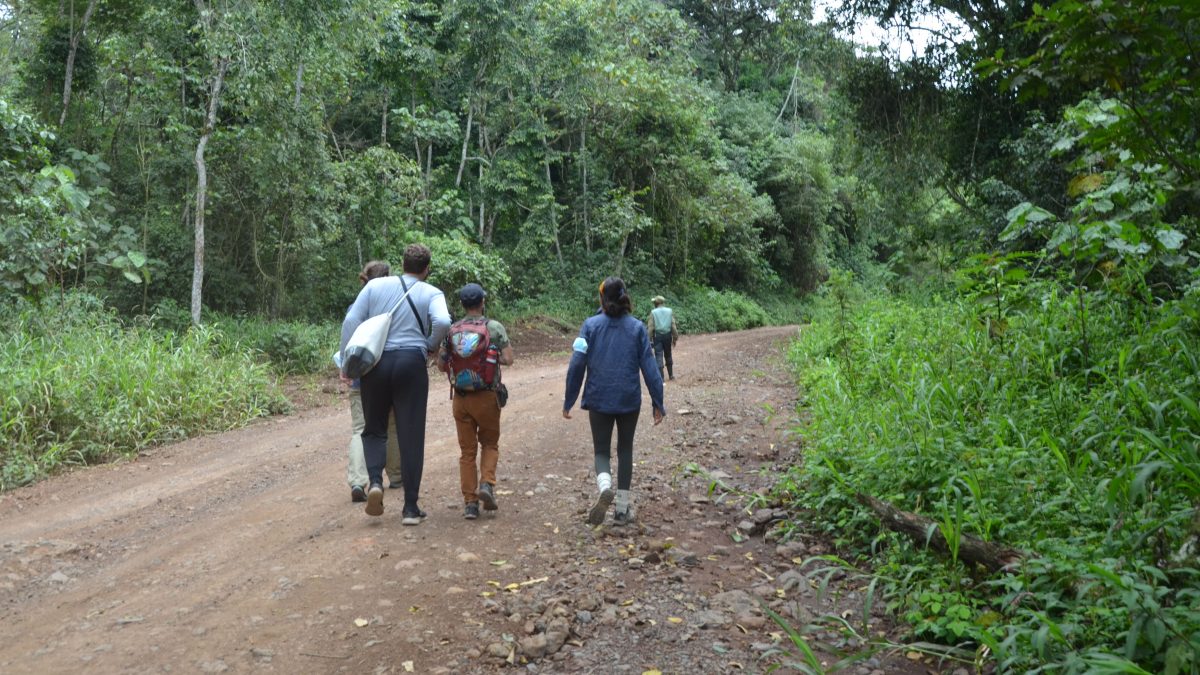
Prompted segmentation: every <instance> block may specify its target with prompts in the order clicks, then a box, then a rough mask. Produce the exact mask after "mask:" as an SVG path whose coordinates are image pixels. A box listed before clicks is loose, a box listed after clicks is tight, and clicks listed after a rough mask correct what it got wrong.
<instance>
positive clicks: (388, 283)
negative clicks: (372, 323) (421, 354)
mask: <svg viewBox="0 0 1200 675" xmlns="http://www.w3.org/2000/svg"><path fill="white" fill-rule="evenodd" d="M403 278H404V283H405V284H408V287H409V288H411V289H412V292H411V293H409V294H408V298H407V299H405V300H404V301H403V302H401V304H400V306H399V307H397V308H396V311H395V312H393V313H392V325H391V330H389V331H388V337H387V343H386V344H385V345H384V348H383V349H384V351H392V350H394V349H405V348H409V349H424V350H425V351H426V352H427V353H429V352H436V351H437V348H438V345H440V344H441V343H442V340H443V339H444V338H445V337H446V332H447V331H449V330H450V312H449V311H447V309H446V296H445V295H443V294H442V291H441V290H440V289H438V288H436V287H434V286H431V285H430V284H427V283H425V282H424V281H420V280H419V279H417V278H416V277H414V276H412V275H410V274H405V275H404V277H403ZM400 279H401V278H400V277H380V278H378V279H372V280H370V281H368V282H367V284H366V285H365V286H363V288H362V290H361V291H359V293H358V297H357V298H355V299H354V304H352V305H350V309H349V310H347V311H346V320H345V321H343V322H342V345H341V347H342V350H343V351H344V350H345V349H346V343H347V342H349V341H350V336H352V335H354V330H355V329H356V328H358V325H359V324H360V323H362V322H363V321H366V320H367V319H369V318H371V317H373V316H377V315H379V314H385V313H387V311H388V310H389V309H391V308H392V307H393V306H395V305H396V303H397V301H399V300H400V298H402V297H404V286H403V285H402V284H401V282H400ZM410 299H411V300H412V302H413V305H414V306H415V307H416V308H417V312H418V314H419V315H420V316H421V323H423V324H424V325H425V330H427V331H429V332H428V333H423V332H422V331H421V328H420V326H419V325H418V323H417V319H416V316H414V315H413V310H412V307H410V306H409V304H408V301H409V300H410ZM431 326H432V328H431Z"/></svg>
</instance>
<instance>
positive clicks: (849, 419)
mask: <svg viewBox="0 0 1200 675" xmlns="http://www.w3.org/2000/svg"><path fill="white" fill-rule="evenodd" d="M1022 292H1024V293H1025V294H1026V295H1027V298H1028V299H1031V300H1032V302H1030V303H1028V309H1025V310H1023V311H1014V312H1012V313H1011V314H1010V315H1009V316H1008V317H1007V324H1006V330H1004V331H1003V334H1002V335H994V336H989V333H988V332H987V330H985V329H984V327H983V326H984V324H983V323H982V322H981V320H980V314H979V312H980V310H979V308H978V307H977V306H975V305H973V304H971V303H968V302H966V301H961V300H957V299H948V300H941V299H936V298H935V299H922V300H912V299H907V300H906V299H902V298H895V297H888V298H879V299H873V300H862V299H861V298H862V294H858V295H849V296H848V295H845V294H842V296H841V299H842V300H843V302H840V303H838V302H830V303H829V304H828V305H827V306H826V307H825V309H824V310H823V311H822V312H820V315H819V316H818V318H817V320H816V321H814V323H813V326H812V327H811V328H809V329H807V330H806V331H805V333H804V334H803V335H802V337H801V338H800V340H799V341H798V342H796V343H795V344H793V346H792V347H791V349H790V352H789V360H790V362H791V363H792V364H793V366H794V368H795V371H796V373H797V377H798V379H799V381H800V382H801V384H802V386H803V390H804V394H805V396H806V398H805V402H806V406H807V410H806V417H807V418H809V419H811V423H809V424H808V425H807V426H806V427H805V428H804V429H803V430H802V433H803V434H804V436H805V438H806V441H807V443H806V454H805V459H804V463H803V465H800V466H796V467H794V468H793V469H792V470H791V471H790V472H789V473H788V474H787V475H786V476H785V477H784V478H783V480H782V481H781V482H780V484H779V486H778V491H779V494H780V495H781V496H782V498H784V499H785V500H787V501H788V502H790V503H792V504H794V505H795V506H796V507H797V508H801V509H805V510H806V511H807V513H808V514H809V516H808V517H811V518H813V519H815V521H816V522H817V523H818V524H819V525H820V526H821V527H823V528H824V529H825V530H826V531H827V532H829V534H830V535H832V536H833V537H834V538H835V540H836V542H837V543H838V545H839V546H840V547H842V548H843V549H844V550H845V551H847V552H848V553H857V554H859V555H861V556H862V557H863V558H870V559H871V560H872V561H873V562H874V564H875V565H876V566H877V571H878V573H879V575H880V576H881V577H882V578H883V579H884V580H885V581H886V582H887V583H886V584H885V585H886V588H887V589H888V590H889V592H890V594H889V597H890V599H891V606H892V608H893V609H894V610H896V611H897V612H898V613H900V614H901V615H902V616H903V617H904V618H905V619H906V620H907V621H908V622H909V623H910V624H912V625H913V626H914V629H915V631H916V633H917V635H916V637H917V638H919V639H932V640H937V641H940V642H944V643H951V644H967V645H973V646H974V647H976V648H977V649H978V650H979V653H980V654H981V655H982V654H985V653H986V654H987V658H988V659H994V660H995V661H996V662H997V663H998V664H999V666H1000V669H1001V670H1002V671H1012V670H1016V671H1024V670H1029V669H1035V668H1043V669H1045V670H1047V671H1053V672H1136V671H1134V670H1132V668H1134V667H1135V664H1136V666H1137V667H1141V668H1143V669H1146V670H1149V671H1151V672H1182V673H1188V672H1192V673H1194V672H1197V670H1198V669H1200V665H1198V664H1200V562H1198V560H1197V557H1196V555H1197V554H1196V552H1194V551H1193V552H1191V553H1187V549H1186V547H1187V546H1188V545H1189V544H1194V543H1195V537H1196V536H1197V535H1198V534H1200V516H1198V515H1197V506H1198V505H1200V408H1197V404H1196V401H1198V400H1200V321H1198V317H1200V310H1198V304H1200V303H1197V299H1196V298H1195V297H1191V298H1185V299H1183V300H1177V301H1171V302H1167V303H1165V304H1163V305H1162V306H1160V307H1156V308H1146V307H1138V306H1133V305H1131V304H1130V303H1126V302H1122V301H1121V300H1120V298H1112V297H1109V296H1105V295H1099V294H1095V295H1090V296H1088V297H1087V302H1088V305H1087V312H1086V314H1084V315H1082V316H1081V315H1080V314H1079V311H1078V298H1077V296H1073V295H1071V294H1069V293H1068V292H1064V291H1061V290H1059V289H1058V288H1057V287H1055V286H1053V285H1048V284H1031V285H1029V286H1028V287H1025V288H1024V289H1022ZM833 295H834V297H835V298H837V297H838V294H837V293H834V294H833ZM847 299H848V300H849V301H847ZM1085 336H1086V339H1085ZM856 492H863V493H866V494H870V495H873V496H875V497H879V498H881V499H884V500H887V501H889V502H891V503H893V504H895V505H896V506H898V507H900V508H902V509H905V510H909V511H914V512H917V513H920V514H923V515H925V516H927V517H929V518H931V519H932V520H933V521H935V522H937V523H938V527H939V529H940V530H941V531H942V532H943V534H946V535H947V539H948V540H951V541H953V540H954V539H955V538H956V537H957V536H959V535H961V534H969V535H973V536H975V537H980V538H983V539H985V540H989V541H996V542H1000V543H1003V544H1006V545H1009V546H1014V547H1017V548H1019V549H1022V550H1024V551H1026V552H1028V553H1029V559H1028V561H1027V562H1026V564H1025V565H1024V566H1023V568H1022V569H1021V570H1020V571H1019V572H1018V573H1015V574H1000V575H996V576H988V575H987V574H985V573H983V572H982V571H981V570H977V569H968V568H967V567H965V566H963V565H962V564H961V563H958V562H955V561H953V560H950V559H946V558H941V557H935V556H932V555H931V554H928V553H926V552H925V551H923V550H920V547H919V546H916V545H914V543H913V542H910V541H908V540H905V539H903V538H901V537H899V536H898V535H895V534H894V533H891V532H889V531H887V530H884V529H882V528H881V526H880V525H879V523H878V521H877V520H876V518H875V517H874V516H873V515H872V514H871V513H869V512H868V511H866V510H865V509H864V507H861V506H860V505H859V504H857V503H856V502H855V500H854V495H855V493H856ZM1122 669H1126V670H1122Z"/></svg>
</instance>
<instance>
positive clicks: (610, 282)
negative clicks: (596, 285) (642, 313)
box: [600, 277, 633, 319]
mask: <svg viewBox="0 0 1200 675" xmlns="http://www.w3.org/2000/svg"><path fill="white" fill-rule="evenodd" d="M600 307H601V308H602V309H604V313H605V314H607V315H609V316H611V317H613V318H614V319H617V318H620V317H622V316H624V315H626V314H629V313H630V312H632V311H633V301H632V300H630V299H629V293H628V292H627V291H626V289H625V282H624V281H622V280H621V278H620V277H609V278H607V279H605V280H604V281H603V282H601V284H600Z"/></svg>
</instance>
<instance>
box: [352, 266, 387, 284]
mask: <svg viewBox="0 0 1200 675" xmlns="http://www.w3.org/2000/svg"><path fill="white" fill-rule="evenodd" d="M391 273H392V266H391V265H389V264H387V263H386V262H384V261H382V260H372V261H371V262H369V263H367V264H366V265H363V269H362V272H359V274H358V280H359V281H361V282H363V283H364V284H365V283H367V282H368V281H370V280H372V279H378V278H379V277H386V276H387V275H389V274H391Z"/></svg>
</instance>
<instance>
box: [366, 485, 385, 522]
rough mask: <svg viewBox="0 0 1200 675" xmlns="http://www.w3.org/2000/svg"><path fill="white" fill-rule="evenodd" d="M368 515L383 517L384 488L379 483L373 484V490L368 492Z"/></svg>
mask: <svg viewBox="0 0 1200 675" xmlns="http://www.w3.org/2000/svg"><path fill="white" fill-rule="evenodd" d="M367 515H368V516H382V515H383V486H382V485H380V484H379V483H371V489H370V490H367Z"/></svg>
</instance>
